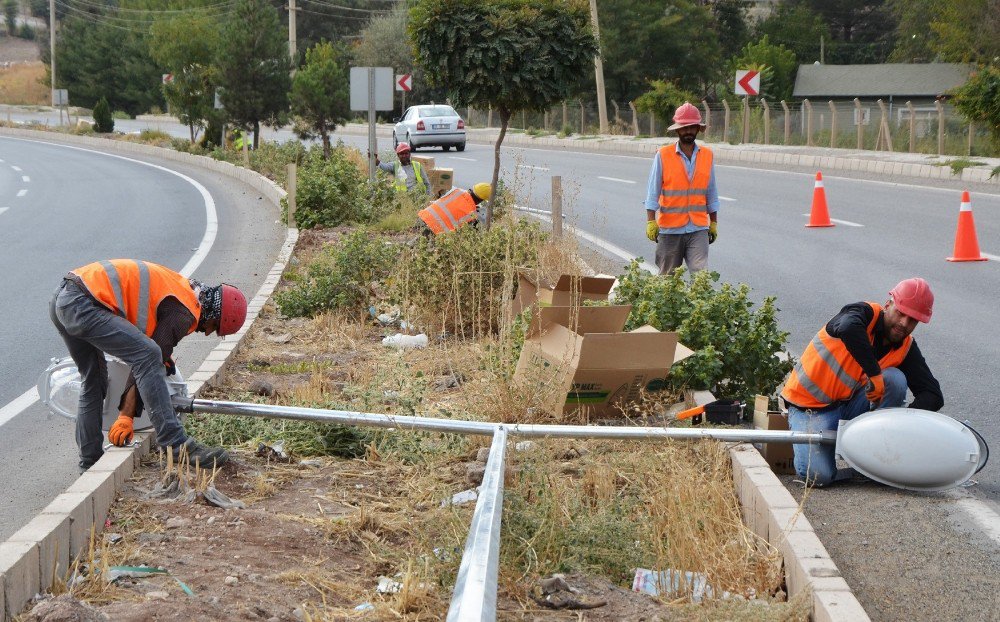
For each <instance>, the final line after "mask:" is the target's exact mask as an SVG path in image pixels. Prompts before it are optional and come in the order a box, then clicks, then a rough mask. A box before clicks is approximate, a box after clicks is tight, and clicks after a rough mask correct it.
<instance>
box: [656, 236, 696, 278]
mask: <svg viewBox="0 0 1000 622" xmlns="http://www.w3.org/2000/svg"><path fill="white" fill-rule="evenodd" d="M685 262H686V263H687V269H688V272H698V271H699V270H704V269H705V268H707V267H708V229H702V230H700V231H693V232H691V233H661V234H660V237H659V238H657V240H656V267H658V268H659V269H660V274H670V273H671V272H673V271H674V270H676V269H677V268H680V267H681V264H682V263H685Z"/></svg>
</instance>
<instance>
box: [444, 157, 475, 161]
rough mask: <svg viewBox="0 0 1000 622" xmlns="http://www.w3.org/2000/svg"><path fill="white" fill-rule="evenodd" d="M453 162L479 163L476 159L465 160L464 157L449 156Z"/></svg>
mask: <svg viewBox="0 0 1000 622" xmlns="http://www.w3.org/2000/svg"><path fill="white" fill-rule="evenodd" d="M448 157H449V158H451V159H452V160H462V161H463V162H478V161H479V160H476V159H475V158H463V157H462V156H448Z"/></svg>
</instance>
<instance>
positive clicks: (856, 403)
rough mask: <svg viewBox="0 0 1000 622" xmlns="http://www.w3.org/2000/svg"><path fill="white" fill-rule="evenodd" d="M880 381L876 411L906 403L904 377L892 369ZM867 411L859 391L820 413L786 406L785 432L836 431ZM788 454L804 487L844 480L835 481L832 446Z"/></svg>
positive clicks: (803, 447) (800, 448) (868, 406)
mask: <svg viewBox="0 0 1000 622" xmlns="http://www.w3.org/2000/svg"><path fill="white" fill-rule="evenodd" d="M882 378H883V379H884V380H885V395H884V397H883V398H882V401H881V402H880V403H879V405H878V406H877V407H876V409H877V408H895V407H897V406H902V405H903V402H904V401H905V400H906V376H904V375H903V372H901V371H899V370H898V369H896V368H895V367H888V368H886V369H883V370H882ZM869 410H872V408H871V403H870V402H869V401H868V398H867V397H866V396H865V391H864V389H863V388H862V389H859V390H858V391H857V392H855V394H854V395H852V396H851V398H850V399H849V400H846V401H843V402H835V403H834V404H831V405H830V406H827V407H826V408H823V409H821V410H812V409H806V410H803V409H801V408H799V407H797V406H793V405H792V404H789V405H788V428H789V429H790V430H792V431H794V432H813V433H815V432H824V431H827V430H833V431H836V430H837V426H839V425H840V421H841V420H842V419H843V420H850V419H854V418H855V417H857V416H858V415H862V414H864V413H866V412H868V411H869ZM792 451H793V452H794V454H795V461H794V462H795V472H796V473H797V474H798V475H799V477H801V478H802V479H803V480H805V481H806V482H807V483H811V484H815V485H816V486H825V485H827V484H830V483H832V482H835V481H837V480H838V479H845V478H846V476H847V474H846V473H840V474H839V477H838V471H837V463H836V460H835V458H834V446H833V445H819V444H812V443H810V444H808V445H800V444H795V445H792Z"/></svg>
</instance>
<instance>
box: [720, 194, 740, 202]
mask: <svg viewBox="0 0 1000 622" xmlns="http://www.w3.org/2000/svg"><path fill="white" fill-rule="evenodd" d="M719 200H720V201H735V200H736V199H734V198H732V197H724V196H721V195H720V196H719Z"/></svg>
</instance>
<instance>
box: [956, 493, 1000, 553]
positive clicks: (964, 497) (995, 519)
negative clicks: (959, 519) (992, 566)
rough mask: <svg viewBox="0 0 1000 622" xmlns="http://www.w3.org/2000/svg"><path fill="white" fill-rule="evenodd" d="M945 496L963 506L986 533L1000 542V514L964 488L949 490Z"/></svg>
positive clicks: (966, 512)
mask: <svg viewBox="0 0 1000 622" xmlns="http://www.w3.org/2000/svg"><path fill="white" fill-rule="evenodd" d="M945 496H947V497H949V498H951V499H953V500H954V501H955V505H957V506H958V507H959V508H961V509H962V511H963V512H965V514H966V515H967V516H968V517H969V518H970V519H972V522H974V523H975V524H976V526H977V527H979V529H981V530H982V532H983V533H984V534H986V535H987V536H988V537H989V538H990V539H991V540H993V541H994V542H996V543H997V544H1000V514H997V513H996V512H995V511H993V509H992V508H990V506H988V505H987V504H986V503H984V502H982V501H980V500H979V499H977V498H975V497H974V496H972V494H971V493H969V492H968V491H966V490H964V489H952V490H948V491H946V492H945Z"/></svg>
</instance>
